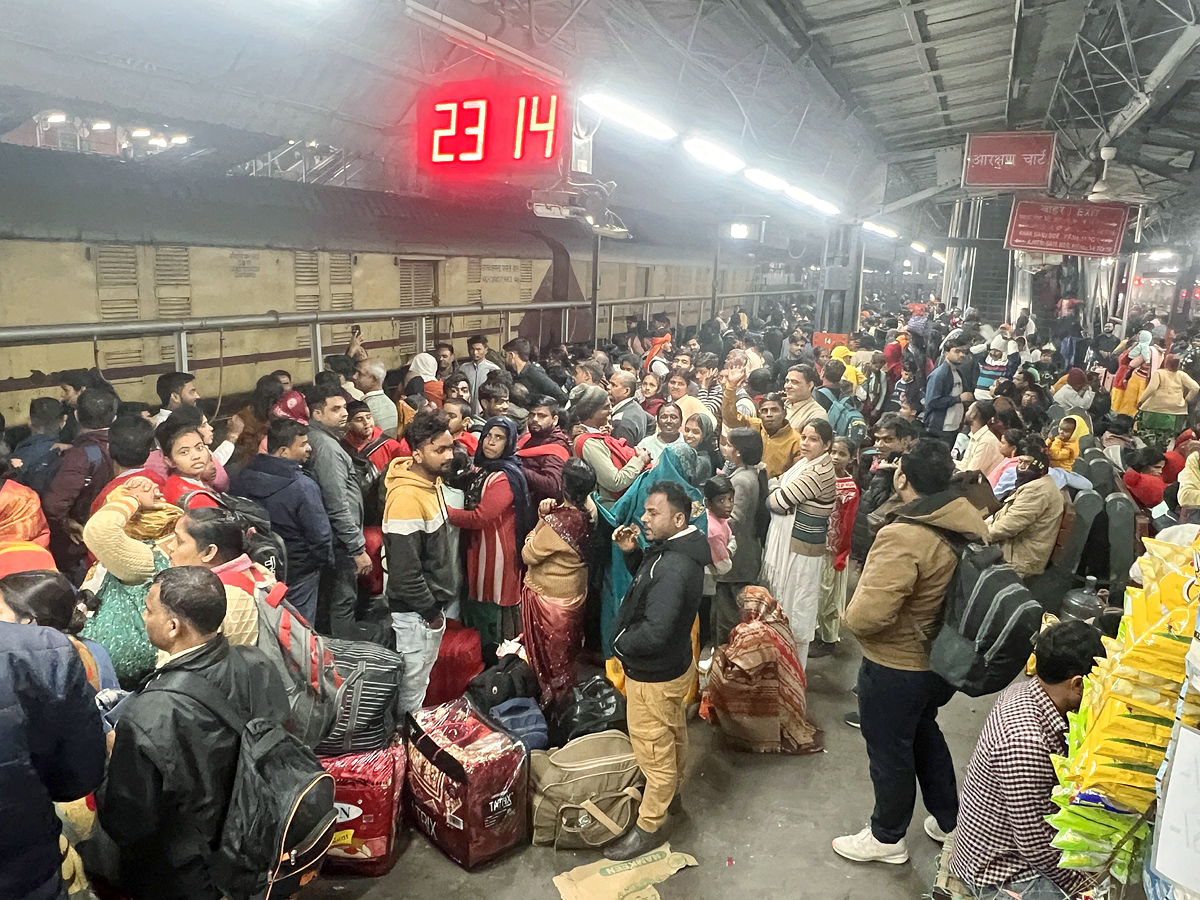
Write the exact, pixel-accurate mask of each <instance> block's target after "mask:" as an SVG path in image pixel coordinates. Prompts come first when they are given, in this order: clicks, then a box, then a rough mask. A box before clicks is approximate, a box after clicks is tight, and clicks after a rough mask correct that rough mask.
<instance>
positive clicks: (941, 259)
mask: <svg viewBox="0 0 1200 900" xmlns="http://www.w3.org/2000/svg"><path fill="white" fill-rule="evenodd" d="M929 255H930V256H932V257H933V258H934V259H935V260H937V261H938V262H940V263H941V264H942V265H943V266H944V265H945V264H946V257H945V256H944V255H943V254H941V253H938V252H937V251H936V250H934V251H933V252H932V253H930V254H929Z"/></svg>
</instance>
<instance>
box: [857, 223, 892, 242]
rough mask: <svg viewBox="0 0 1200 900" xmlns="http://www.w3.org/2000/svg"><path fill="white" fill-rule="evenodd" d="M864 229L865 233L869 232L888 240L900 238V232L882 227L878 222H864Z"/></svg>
mask: <svg viewBox="0 0 1200 900" xmlns="http://www.w3.org/2000/svg"><path fill="white" fill-rule="evenodd" d="M862 227H863V231H869V232H871V233H872V234H877V235H879V236H880V237H885V238H887V239H888V240H895V239H896V238H898V237H900V234H899V232H896V231H893V230H892V229H891V228H888V227H887V226H886V225H880V224H879V223H877V222H863V223H862Z"/></svg>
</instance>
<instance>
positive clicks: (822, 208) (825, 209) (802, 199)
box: [784, 185, 842, 216]
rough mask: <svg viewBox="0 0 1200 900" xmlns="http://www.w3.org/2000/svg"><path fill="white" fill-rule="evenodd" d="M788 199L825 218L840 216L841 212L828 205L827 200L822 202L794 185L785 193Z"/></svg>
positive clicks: (830, 204)
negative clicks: (813, 210)
mask: <svg viewBox="0 0 1200 900" xmlns="http://www.w3.org/2000/svg"><path fill="white" fill-rule="evenodd" d="M784 193H785V194H787V196H788V198H789V199H791V200H795V201H796V202H797V203H802V204H804V205H805V206H808V207H811V208H812V209H815V210H816V211H817V212H819V213H821V214H822V215H825V216H840V215H841V214H842V211H841V210H840V209H838V208H837V207H836V206H834V205H833V204H832V203H830V202H829V201H828V200H822V199H821V198H820V197H817V196H815V195H813V194H810V193H809V192H808V191H806V190H804V189H803V188H798V187H796V186H795V185H793V186H791V187H789V188H788V189H787V190H786V191H784Z"/></svg>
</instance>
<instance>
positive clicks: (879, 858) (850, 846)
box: [833, 825, 908, 865]
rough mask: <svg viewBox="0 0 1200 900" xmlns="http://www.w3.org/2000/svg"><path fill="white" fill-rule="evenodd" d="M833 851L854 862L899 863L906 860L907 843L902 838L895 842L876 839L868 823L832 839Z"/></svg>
mask: <svg viewBox="0 0 1200 900" xmlns="http://www.w3.org/2000/svg"><path fill="white" fill-rule="evenodd" d="M833 852H834V853H836V854H837V855H838V856H844V857H845V858H846V859H852V860H854V861H855V862H884V863H891V864H892V865H900V864H901V863H906V862H908V845H907V844H906V843H905V842H904V841H903V839H902V840H901V841H900V842H899V843H896V844H885V843H883V842H881V841H878V840H876V838H875V835H873V834H871V826H870V825H868V826H867V827H866V828H864V829H863V830H862V831H860V832H859V833H858V834H847V835H844V836H842V837H840V838H834V839H833Z"/></svg>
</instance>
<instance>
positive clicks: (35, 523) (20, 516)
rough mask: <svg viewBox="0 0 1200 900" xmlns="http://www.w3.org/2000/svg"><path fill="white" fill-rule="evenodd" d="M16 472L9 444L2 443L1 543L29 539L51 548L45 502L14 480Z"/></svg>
mask: <svg viewBox="0 0 1200 900" xmlns="http://www.w3.org/2000/svg"><path fill="white" fill-rule="evenodd" d="M16 474H17V467H16V466H14V465H13V464H12V460H11V459H10V458H9V451H8V446H7V445H6V444H4V443H3V442H0V544H13V543H16V542H18V541H29V542H31V543H34V544H37V545H38V546H39V547H49V546H50V526H49V525H48V524H46V515H45V513H43V512H42V501H41V499H40V498H39V497H38V495H37V492H36V491H34V490H33V489H32V488H29V487H26V486H25V485H23V484H21V483H19V482H17V481H15V480H14V479H13V476H14V475H16Z"/></svg>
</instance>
